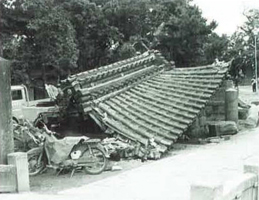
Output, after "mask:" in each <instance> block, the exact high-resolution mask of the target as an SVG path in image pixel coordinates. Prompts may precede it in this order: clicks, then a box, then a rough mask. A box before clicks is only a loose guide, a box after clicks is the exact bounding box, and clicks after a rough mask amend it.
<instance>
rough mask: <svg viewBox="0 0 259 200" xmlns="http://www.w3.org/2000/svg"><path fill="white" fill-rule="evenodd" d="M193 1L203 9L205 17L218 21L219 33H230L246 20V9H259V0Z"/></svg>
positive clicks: (217, 30)
mask: <svg viewBox="0 0 259 200" xmlns="http://www.w3.org/2000/svg"><path fill="white" fill-rule="evenodd" d="M193 3H195V4H197V5H198V6H199V8H200V9H201V10H202V13H203V17H205V18H207V19H208V20H209V21H211V20H213V19H215V20H216V21H217V22H218V27H217V29H216V32H217V33H218V34H223V33H226V34H228V35H231V34H232V33H234V31H235V30H237V27H238V26H240V25H242V23H243V22H244V16H243V15H242V13H243V12H244V10H248V9H251V8H256V9H259V0H193Z"/></svg>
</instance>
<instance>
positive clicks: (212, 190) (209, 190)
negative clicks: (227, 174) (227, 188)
mask: <svg viewBox="0 0 259 200" xmlns="http://www.w3.org/2000/svg"><path fill="white" fill-rule="evenodd" d="M190 195H191V196H190V197H191V198H190V200H218V199H220V197H222V196H223V185H222V184H220V183H217V182H215V183H195V184H192V185H191V194H190Z"/></svg>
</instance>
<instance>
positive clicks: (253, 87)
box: [251, 77, 256, 92]
mask: <svg viewBox="0 0 259 200" xmlns="http://www.w3.org/2000/svg"><path fill="white" fill-rule="evenodd" d="M251 84H252V90H253V92H256V80H255V77H253V78H252V80H251Z"/></svg>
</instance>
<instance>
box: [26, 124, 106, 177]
mask: <svg viewBox="0 0 259 200" xmlns="http://www.w3.org/2000/svg"><path fill="white" fill-rule="evenodd" d="M43 129H45V131H43V136H44V140H43V141H42V143H41V145H40V146H39V147H37V148H33V149H31V150H29V151H28V152H27V155H28V163H29V174H30V175H31V176H34V175H37V174H39V173H40V172H42V171H43V170H44V169H47V168H53V169H56V170H58V174H59V173H60V172H61V171H63V170H65V169H69V170H72V173H71V176H73V174H74V172H75V170H77V169H82V170H84V171H85V172H86V173H88V174H100V173H101V172H102V171H104V170H105V168H106V165H107V158H108V157H109V155H108V154H107V152H106V151H105V149H104V148H103V147H102V145H101V144H100V139H89V138H88V137H85V136H82V137H65V138H63V139H57V137H56V136H55V132H52V131H50V130H48V128H47V127H46V125H44V126H43Z"/></svg>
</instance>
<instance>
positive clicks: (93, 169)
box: [80, 147, 107, 175]
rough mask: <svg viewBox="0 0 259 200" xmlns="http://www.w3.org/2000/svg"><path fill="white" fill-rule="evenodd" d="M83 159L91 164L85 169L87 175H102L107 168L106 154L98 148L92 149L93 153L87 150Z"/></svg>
mask: <svg viewBox="0 0 259 200" xmlns="http://www.w3.org/2000/svg"><path fill="white" fill-rule="evenodd" d="M81 158H82V159H83V160H85V162H86V163H91V164H88V165H87V166H85V167H84V171H85V173H87V174H92V175H95V174H100V173H102V172H103V171H104V170H105V168H106V165H107V158H106V157H105V153H104V152H103V151H102V150H101V149H99V148H98V147H91V151H90V150H89V149H87V150H86V151H85V152H84V153H83V155H82V156H81ZM81 158H80V160H81Z"/></svg>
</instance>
